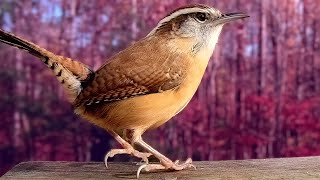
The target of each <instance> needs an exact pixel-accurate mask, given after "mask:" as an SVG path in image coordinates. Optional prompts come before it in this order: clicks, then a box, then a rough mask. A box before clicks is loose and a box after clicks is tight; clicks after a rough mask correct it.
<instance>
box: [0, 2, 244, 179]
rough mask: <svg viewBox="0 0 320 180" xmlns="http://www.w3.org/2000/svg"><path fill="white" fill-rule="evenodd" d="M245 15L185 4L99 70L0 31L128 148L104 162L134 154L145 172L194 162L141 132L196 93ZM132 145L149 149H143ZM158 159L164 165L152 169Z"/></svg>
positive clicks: (162, 120)
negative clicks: (229, 27) (223, 35)
mask: <svg viewBox="0 0 320 180" xmlns="http://www.w3.org/2000/svg"><path fill="white" fill-rule="evenodd" d="M246 17H248V16H247V15H246V14H244V13H230V14H222V13H221V12H220V11H219V10H217V9H215V8H212V7H209V6H205V5H191V6H185V7H181V8H179V9H176V10H175V11H173V12H171V13H170V14H168V15H167V16H166V17H164V18H163V19H162V20H161V21H160V22H159V23H158V25H157V26H156V27H155V28H154V29H153V30H152V31H151V32H150V33H149V34H148V35H147V36H146V37H144V38H142V39H141V40H139V41H138V42H136V43H134V44H133V45H131V46H129V47H128V48H126V49H124V50H123V51H121V52H119V53H118V54H116V55H115V56H113V57H111V58H110V59H109V60H107V61H106V63H105V64H104V65H102V66H101V67H100V68H99V69H98V70H97V71H95V72H94V71H92V70H91V69H90V68H89V67H88V66H86V65H84V64H82V63H80V62H78V61H75V60H72V59H69V58H65V57H62V56H58V55H55V54H54V53H52V52H49V51H47V50H45V49H43V48H41V47H39V46H37V45H35V44H33V43H31V42H28V41H26V40H24V39H22V38H19V37H17V36H15V35H13V34H10V33H7V32H4V31H2V30H0V41H2V42H4V43H6V44H8V45H11V46H15V47H17V48H20V49H23V50H26V51H28V52H29V53H31V54H33V55H35V56H36V57H38V58H40V59H41V60H42V61H43V62H44V63H45V64H46V65H47V66H48V67H49V68H51V69H52V71H53V72H54V74H55V75H56V77H57V78H58V80H59V81H60V82H61V84H62V85H63V87H64V88H65V90H66V91H67V93H68V97H69V101H70V102H71V103H72V105H73V107H74V110H75V113H77V114H78V115H80V116H81V117H83V118H84V119H86V120H88V121H90V122H91V123H93V124H96V125H97V126H99V127H101V128H103V129H105V130H106V131H108V132H109V133H110V134H111V135H112V136H113V137H114V138H115V139H116V140H117V141H118V142H119V143H120V144H121V145H122V147H123V149H112V150H110V151H109V152H108V153H107V155H106V157H105V164H106V165H107V159H108V157H112V156H114V155H116V154H130V155H132V156H135V157H138V158H141V159H142V160H143V161H144V164H143V165H141V166H140V167H139V169H138V172H137V176H139V173H140V171H141V170H142V169H144V170H145V171H151V170H157V169H168V170H182V169H185V168H188V167H193V165H192V160H191V159H190V158H189V159H188V160H187V161H186V162H184V163H182V164H179V163H178V161H176V162H173V161H171V160H170V159H168V158H167V157H165V156H164V155H162V154H160V153H159V152H158V151H156V150H155V149H153V148H152V147H151V146H149V145H148V144H147V143H146V142H144V141H143V140H142V137H141V135H142V134H143V133H144V132H145V131H147V130H150V129H153V128H157V127H158V126H160V125H162V124H164V123H165V122H167V121H168V120H169V119H171V118H172V117H173V116H175V115H176V114H178V113H179V112H180V111H181V110H182V109H183V108H184V107H185V106H186V105H187V104H188V102H189V101H190V100H191V98H192V96H193V95H194V93H195V92H196V90H197V88H198V86H199V84H200V81H201V79H202V76H203V74H204V72H205V69H206V67H207V64H208V61H209V59H210V56H211V55H212V52H213V50H214V48H215V45H216V43H217V41H218V38H219V34H220V32H221V29H222V26H223V25H224V24H225V23H228V22H230V21H233V20H237V19H241V18H246ZM134 145H136V146H140V147H141V148H143V149H144V150H145V151H146V152H139V151H138V150H136V149H135V147H134ZM150 155H154V156H155V157H156V158H157V159H159V161H160V163H159V164H149V163H148V157H149V156H150Z"/></svg>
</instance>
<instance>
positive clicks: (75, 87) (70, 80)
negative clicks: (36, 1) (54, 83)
mask: <svg viewBox="0 0 320 180" xmlns="http://www.w3.org/2000/svg"><path fill="white" fill-rule="evenodd" d="M0 42H3V43H5V44H8V45H10V46H14V47H17V48H19V49H23V50H25V51H27V52H29V53H30V54H32V55H34V56H36V57H38V58H39V59H40V60H41V61H42V62H44V63H45V64H46V65H47V67H49V68H50V69H51V70H52V71H53V73H54V74H55V76H56V77H57V79H58V80H59V81H60V83H61V84H62V85H63V87H64V89H65V90H66V91H67V94H68V97H69V100H70V101H71V102H73V101H74V100H75V99H76V97H77V96H78V94H79V93H80V92H81V90H82V89H83V88H85V86H86V85H87V83H88V82H90V81H91V80H92V79H93V77H94V73H93V71H92V70H91V69H90V68H89V67H88V66H86V65H85V64H83V63H80V62H78V61H74V60H72V59H70V58H66V57H62V56H58V55H55V54H53V53H52V52H50V51H47V50H46V49H43V48H41V47H39V46H37V45H35V44H33V43H31V42H28V41H26V40H24V39H22V38H20V37H18V36H16V35H14V34H11V33H8V32H5V31H3V30H1V29H0Z"/></svg>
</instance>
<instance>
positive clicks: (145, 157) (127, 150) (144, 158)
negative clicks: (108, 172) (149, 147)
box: [104, 131, 152, 168]
mask: <svg viewBox="0 0 320 180" xmlns="http://www.w3.org/2000/svg"><path fill="white" fill-rule="evenodd" d="M109 132H110V134H111V135H112V136H113V137H114V138H115V139H116V140H117V141H118V142H119V143H120V144H121V146H122V147H123V149H111V150H110V151H109V152H108V153H107V154H106V156H105V157H104V164H105V166H106V167H107V168H108V158H109V157H113V156H115V155H117V154H130V155H132V156H135V157H137V158H140V159H142V161H143V162H144V163H145V164H148V163H149V160H148V157H149V156H151V155H152V154H151V153H145V152H139V151H137V150H135V149H134V148H133V147H132V145H131V144H129V143H128V142H127V141H125V140H124V139H123V138H122V137H120V136H119V135H118V134H117V133H115V132H114V131H109Z"/></svg>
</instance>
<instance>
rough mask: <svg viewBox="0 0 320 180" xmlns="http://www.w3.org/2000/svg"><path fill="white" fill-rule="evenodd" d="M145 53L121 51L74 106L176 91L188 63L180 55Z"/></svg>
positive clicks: (97, 75)
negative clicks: (185, 63)
mask: <svg viewBox="0 0 320 180" xmlns="http://www.w3.org/2000/svg"><path fill="white" fill-rule="evenodd" d="M128 54H129V55H128ZM144 54H145V55H139V56H138V55H137V53H120V54H118V55H117V56H116V57H115V58H113V59H111V61H110V62H109V63H107V64H105V65H104V66H102V67H101V68H100V69H99V70H98V71H97V72H96V74H95V78H94V80H93V82H92V83H91V84H90V85H88V87H87V88H85V89H84V90H83V91H82V93H81V94H80V95H79V96H78V98H77V99H76V101H75V103H74V105H75V106H79V105H81V104H86V105H90V104H93V103H95V104H98V103H103V102H105V103H106V102H113V101H119V100H123V99H127V98H132V97H135V96H139V95H147V94H152V93H159V92H163V91H167V90H172V89H174V88H176V87H178V86H179V85H180V84H181V82H182V81H183V79H184V78H185V71H184V70H183V68H185V65H184V63H183V61H182V60H183V59H182V58H181V57H180V56H179V55H174V53H166V55H165V56H159V54H157V53H155V52H153V53H152V54H148V53H144ZM150 59H152V60H150Z"/></svg>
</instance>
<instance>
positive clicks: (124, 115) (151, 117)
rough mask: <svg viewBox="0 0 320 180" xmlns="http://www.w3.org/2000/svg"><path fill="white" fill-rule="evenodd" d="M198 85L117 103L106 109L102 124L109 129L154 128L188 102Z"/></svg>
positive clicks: (183, 86) (142, 129)
mask: <svg viewBox="0 0 320 180" xmlns="http://www.w3.org/2000/svg"><path fill="white" fill-rule="evenodd" d="M198 85H199V83H196V84H194V83H192V84H185V85H182V86H180V87H179V88H178V89H175V90H171V91H164V92H161V93H155V94H149V95H145V96H138V97H134V98H130V99H127V100H123V101H119V102H117V103H114V104H113V105H111V106H110V107H108V108H109V109H108V111H107V113H106V117H105V119H104V123H105V124H106V126H108V127H109V128H111V129H118V130H121V129H139V130H141V131H145V130H147V129H150V128H156V127H158V126H160V125H162V124H163V123H165V122H166V121H168V120H169V119H170V118H172V117H173V116H174V115H176V114H177V113H178V112H180V111H181V110H182V109H183V108H184V107H185V106H186V105H187V103H188V102H189V101H190V99H191V98H192V96H193V95H194V93H195V91H196V90H197V87H198Z"/></svg>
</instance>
